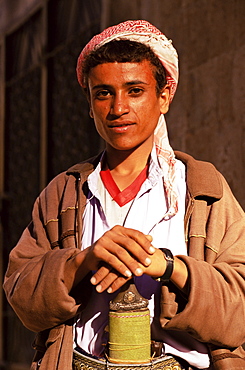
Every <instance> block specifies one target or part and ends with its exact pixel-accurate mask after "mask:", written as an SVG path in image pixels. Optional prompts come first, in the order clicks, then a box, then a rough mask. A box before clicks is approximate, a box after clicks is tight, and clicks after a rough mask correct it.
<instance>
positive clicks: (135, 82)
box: [92, 80, 148, 90]
mask: <svg viewBox="0 0 245 370" xmlns="http://www.w3.org/2000/svg"><path fill="white" fill-rule="evenodd" d="M123 85H124V86H135V85H148V83H147V82H144V81H142V80H132V81H128V82H125V83H124V84H123ZM111 88H113V86H112V85H109V84H98V85H94V86H93V87H92V90H95V89H111Z"/></svg>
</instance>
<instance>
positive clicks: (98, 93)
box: [96, 90, 110, 99]
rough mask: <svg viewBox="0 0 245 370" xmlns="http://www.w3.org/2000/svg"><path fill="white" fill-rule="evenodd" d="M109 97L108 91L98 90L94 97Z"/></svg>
mask: <svg viewBox="0 0 245 370" xmlns="http://www.w3.org/2000/svg"><path fill="white" fill-rule="evenodd" d="M108 96H110V91H108V90H100V91H98V92H97V93H96V97H97V98H99V99H103V98H107V97H108Z"/></svg>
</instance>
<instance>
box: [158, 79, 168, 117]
mask: <svg viewBox="0 0 245 370" xmlns="http://www.w3.org/2000/svg"><path fill="white" fill-rule="evenodd" d="M169 104H170V87H169V85H166V86H165V87H164V88H163V90H162V91H161V93H160V111H161V113H162V114H165V113H167V112H168V109H169Z"/></svg>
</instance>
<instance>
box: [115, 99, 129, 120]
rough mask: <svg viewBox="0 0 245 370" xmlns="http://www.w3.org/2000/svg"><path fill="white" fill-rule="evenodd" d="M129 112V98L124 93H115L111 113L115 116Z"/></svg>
mask: <svg viewBox="0 0 245 370" xmlns="http://www.w3.org/2000/svg"><path fill="white" fill-rule="evenodd" d="M128 112H129V104H128V100H127V98H126V97H125V96H124V95H123V94H115V95H114V97H113V99H112V102H111V110H110V114H111V115H113V116H121V115H123V114H125V113H128Z"/></svg>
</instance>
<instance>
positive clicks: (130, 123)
mask: <svg viewBox="0 0 245 370" xmlns="http://www.w3.org/2000/svg"><path fill="white" fill-rule="evenodd" d="M132 125H135V122H114V123H113V124H110V125H108V127H109V128H115V127H126V126H132Z"/></svg>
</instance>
